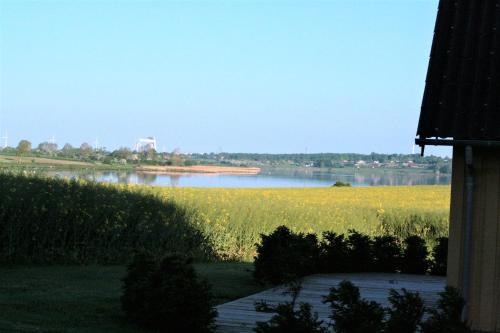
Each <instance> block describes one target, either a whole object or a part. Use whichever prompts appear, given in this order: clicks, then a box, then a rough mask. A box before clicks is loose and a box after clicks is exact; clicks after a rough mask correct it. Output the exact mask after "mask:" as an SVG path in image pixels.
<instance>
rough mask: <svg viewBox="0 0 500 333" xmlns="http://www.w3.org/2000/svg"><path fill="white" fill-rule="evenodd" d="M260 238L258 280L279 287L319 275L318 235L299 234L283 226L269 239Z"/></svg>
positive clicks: (257, 258) (257, 257)
mask: <svg viewBox="0 0 500 333" xmlns="http://www.w3.org/2000/svg"><path fill="white" fill-rule="evenodd" d="M261 238H262V242H261V244H257V256H256V257H255V261H254V267H255V270H254V277H255V278H256V279H257V280H259V281H262V282H270V283H274V284H278V283H282V282H287V281H290V280H293V279H295V278H297V277H302V276H305V275H308V274H311V273H314V272H315V271H316V267H317V261H318V239H317V238H316V235H312V234H308V235H305V234H302V233H299V234H296V233H293V232H291V231H290V229H288V228H287V227H285V226H281V227H278V228H277V229H276V230H275V231H274V232H273V233H272V234H270V235H267V236H266V235H261Z"/></svg>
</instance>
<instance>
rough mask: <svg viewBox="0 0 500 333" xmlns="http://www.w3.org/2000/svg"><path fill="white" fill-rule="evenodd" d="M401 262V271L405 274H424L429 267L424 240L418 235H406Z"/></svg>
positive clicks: (427, 252)
mask: <svg viewBox="0 0 500 333" xmlns="http://www.w3.org/2000/svg"><path fill="white" fill-rule="evenodd" d="M404 243H405V249H404V252H403V258H402V262H401V272H402V273H407V274H425V273H427V269H428V267H429V262H428V260H427V257H428V255H429V251H428V250H427V247H426V246H425V241H424V240H423V239H422V238H420V237H418V236H410V237H407V238H406V239H405V241H404Z"/></svg>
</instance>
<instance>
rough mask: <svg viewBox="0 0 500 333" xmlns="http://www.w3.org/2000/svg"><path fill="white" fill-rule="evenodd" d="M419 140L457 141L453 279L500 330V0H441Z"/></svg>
mask: <svg viewBox="0 0 500 333" xmlns="http://www.w3.org/2000/svg"><path fill="white" fill-rule="evenodd" d="M417 136H418V138H417V139H416V143H417V144H418V145H420V146H421V147H422V153H423V152H424V148H425V146H427V145H446V146H453V175H452V189H451V210H450V241H449V254H448V274H447V281H448V284H450V285H453V286H457V287H459V288H460V289H461V290H462V293H463V294H464V297H465V298H466V301H467V305H466V309H465V311H464V316H465V317H466V319H467V320H468V322H469V323H470V324H471V326H472V328H473V329H474V330H477V331H483V332H500V1H499V0H492V1H489V0H453V1H452V0H441V1H440V4H439V12H438V18H437V21H436V26H435V34H434V41H433V44H432V50H431V57H430V61H429V68H428V74H427V80H426V87H425V92H424V97H423V101H422V110H421V114H420V121H419V124H418V131H417Z"/></svg>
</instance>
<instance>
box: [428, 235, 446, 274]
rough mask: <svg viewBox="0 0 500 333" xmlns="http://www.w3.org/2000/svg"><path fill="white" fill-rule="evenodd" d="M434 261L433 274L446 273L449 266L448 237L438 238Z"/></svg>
mask: <svg viewBox="0 0 500 333" xmlns="http://www.w3.org/2000/svg"><path fill="white" fill-rule="evenodd" d="M432 257H433V259H434V260H433V262H432V266H431V274H432V275H442V276H445V275H446V269H447V267H448V265H447V262H448V238H447V237H440V238H438V239H437V244H436V246H434V248H433V250H432Z"/></svg>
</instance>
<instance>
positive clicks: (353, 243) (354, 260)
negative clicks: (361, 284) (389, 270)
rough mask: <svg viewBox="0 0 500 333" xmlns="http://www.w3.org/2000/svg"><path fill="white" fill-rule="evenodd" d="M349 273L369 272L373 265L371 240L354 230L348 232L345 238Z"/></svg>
mask: <svg viewBox="0 0 500 333" xmlns="http://www.w3.org/2000/svg"><path fill="white" fill-rule="evenodd" d="M347 247H348V251H349V252H348V258H349V271H350V272H370V271H371V269H372V265H373V257H372V240H371V239H370V237H368V236H366V235H363V234H360V233H359V232H357V231H355V230H349V236H348V237H347Z"/></svg>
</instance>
